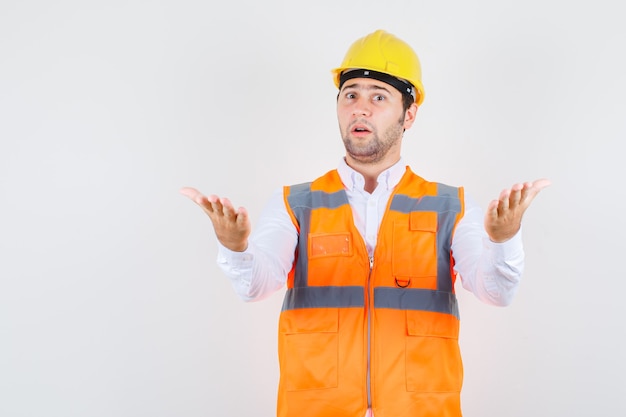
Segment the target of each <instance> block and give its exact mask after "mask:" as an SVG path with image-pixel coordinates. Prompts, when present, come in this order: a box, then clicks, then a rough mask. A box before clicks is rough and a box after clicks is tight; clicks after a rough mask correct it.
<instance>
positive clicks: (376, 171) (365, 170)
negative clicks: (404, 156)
mask: <svg viewBox="0 0 626 417" xmlns="http://www.w3.org/2000/svg"><path fill="white" fill-rule="evenodd" d="M399 160H400V158H397V159H395V160H394V161H385V160H383V161H380V162H374V163H368V162H361V161H357V160H355V159H353V158H351V157H350V156H346V164H348V166H349V167H350V168H352V169H354V170H355V171H356V172H358V173H359V174H361V175H363V178H364V179H365V187H364V189H365V191H367V192H368V193H370V194H371V193H372V192H373V191H374V190H375V189H376V186H377V185H378V176H379V175H380V173H381V172H383V171H384V170H386V169H388V168H390V167H392V166H393V165H394V164H395V163H397V162H398V161H399Z"/></svg>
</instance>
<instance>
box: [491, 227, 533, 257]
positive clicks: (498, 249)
mask: <svg viewBox="0 0 626 417" xmlns="http://www.w3.org/2000/svg"><path fill="white" fill-rule="evenodd" d="M485 245H486V247H487V248H488V249H489V250H490V251H491V252H492V253H493V255H494V257H496V258H497V259H517V258H519V257H520V256H521V257H523V256H524V245H523V242H522V228H521V227H520V229H519V230H518V231H517V233H516V234H515V235H513V237H512V238H510V239H509V240H507V241H504V242H500V243H497V242H493V241H492V240H491V239H489V237H487V238H486V239H485Z"/></svg>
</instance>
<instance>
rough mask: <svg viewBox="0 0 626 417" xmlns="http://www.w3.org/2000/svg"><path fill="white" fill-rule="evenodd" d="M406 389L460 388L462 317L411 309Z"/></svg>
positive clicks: (443, 390)
mask: <svg viewBox="0 0 626 417" xmlns="http://www.w3.org/2000/svg"><path fill="white" fill-rule="evenodd" d="M406 318H407V337H406V389H407V391H419V392H451V391H452V392H457V391H460V390H461V385H462V383H463V364H462V361H461V352H460V349H459V344H458V338H459V320H458V319H457V318H456V317H454V316H452V315H449V314H443V313H433V312H425V311H407V312H406Z"/></svg>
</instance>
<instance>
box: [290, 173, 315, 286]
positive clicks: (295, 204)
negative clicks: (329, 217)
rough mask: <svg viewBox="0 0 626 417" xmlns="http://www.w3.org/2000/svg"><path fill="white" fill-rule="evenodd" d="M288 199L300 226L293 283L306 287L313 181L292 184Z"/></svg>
mask: <svg viewBox="0 0 626 417" xmlns="http://www.w3.org/2000/svg"><path fill="white" fill-rule="evenodd" d="M287 201H288V203H289V207H291V211H293V214H294V216H295V217H296V219H298V224H299V226H300V233H299V235H298V249H297V253H296V256H297V258H296V264H295V274H294V284H293V285H294V286H295V287H306V286H307V285H308V276H309V262H308V259H309V247H308V245H307V238H306V237H307V236H308V235H309V226H310V221H309V220H310V218H311V183H310V182H308V183H305V184H298V185H294V186H292V187H291V188H290V192H289V196H287Z"/></svg>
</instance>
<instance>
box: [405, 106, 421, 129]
mask: <svg viewBox="0 0 626 417" xmlns="http://www.w3.org/2000/svg"><path fill="white" fill-rule="evenodd" d="M417 109H418V107H417V104H415V103H413V104H411V105H410V106H409V108H408V109H406V112H405V113H404V125H403V126H404V130H407V129H409V128H410V127H411V126H413V123H414V122H415V116H416V115H417Z"/></svg>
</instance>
